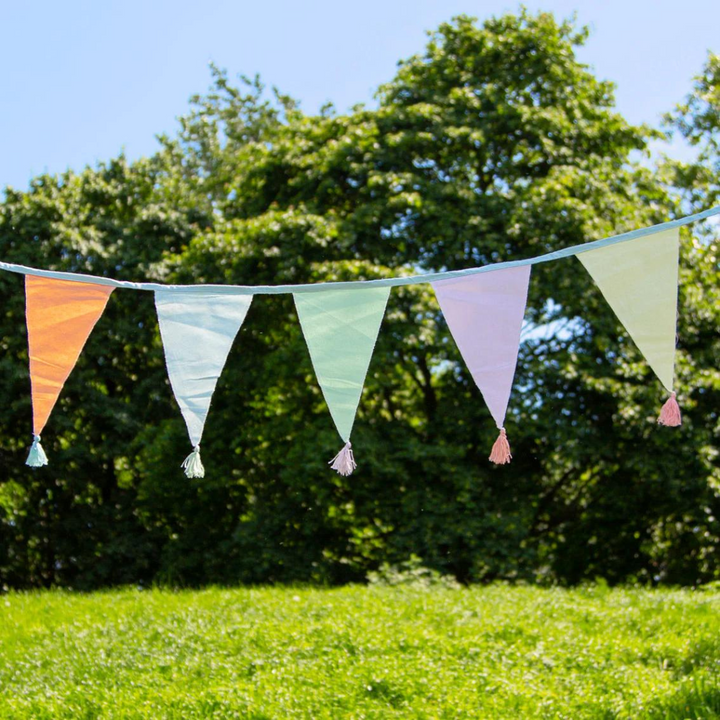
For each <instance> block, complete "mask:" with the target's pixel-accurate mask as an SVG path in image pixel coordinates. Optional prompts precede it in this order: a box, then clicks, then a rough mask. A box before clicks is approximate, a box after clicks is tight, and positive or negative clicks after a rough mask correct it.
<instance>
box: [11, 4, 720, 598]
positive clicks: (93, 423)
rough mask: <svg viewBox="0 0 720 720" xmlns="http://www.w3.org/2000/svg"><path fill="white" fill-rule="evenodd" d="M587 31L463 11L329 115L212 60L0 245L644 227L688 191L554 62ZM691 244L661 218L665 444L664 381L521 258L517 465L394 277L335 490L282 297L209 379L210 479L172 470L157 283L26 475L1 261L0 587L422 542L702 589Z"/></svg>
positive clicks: (102, 255) (584, 288) (178, 423)
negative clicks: (528, 277) (367, 102)
mask: <svg viewBox="0 0 720 720" xmlns="http://www.w3.org/2000/svg"><path fill="white" fill-rule="evenodd" d="M584 38H585V31H584V30H578V29H577V28H576V27H575V26H574V25H573V24H572V23H569V22H564V23H559V22H557V21H556V20H555V19H554V18H553V17H552V16H551V15H548V14H537V15H533V14H529V13H527V12H523V13H521V14H520V15H505V16H503V17H500V18H494V19H491V20H488V21H486V22H485V23H483V24H481V25H479V24H477V23H476V22H474V21H472V20H471V19H469V18H466V17H460V18H456V19H455V20H454V21H452V22H450V23H446V24H443V25H441V26H440V27H439V28H438V30H437V31H435V32H434V33H432V34H431V35H430V38H429V42H428V45H427V47H426V49H425V51H424V53H423V54H421V55H417V56H414V57H412V58H410V59H408V60H406V61H404V62H402V63H400V65H399V67H398V70H397V73H396V75H395V77H394V78H393V79H392V81H391V82H389V83H388V84H387V85H384V86H383V87H381V88H380V90H379V91H378V94H377V102H376V105H375V106H373V107H364V106H357V107H355V108H353V109H352V110H351V111H350V112H347V113H338V112H336V111H335V110H334V109H333V108H331V107H328V108H324V109H323V111H322V112H321V113H320V114H319V115H308V114H305V113H303V112H302V111H301V109H300V108H299V107H298V105H297V104H296V103H294V102H293V101H292V100H291V99H290V98H288V97H286V96H283V95H281V94H280V93H277V92H275V93H274V94H269V93H267V92H266V90H265V88H264V87H263V85H262V84H261V83H260V82H259V81H258V80H247V79H243V81H242V83H241V84H240V86H239V87H236V86H234V85H233V84H232V82H231V81H230V80H229V78H228V76H227V75H226V74H225V73H224V72H223V71H220V70H218V69H213V72H214V86H213V88H212V89H211V91H210V92H209V93H208V94H207V95H205V96H198V97H196V98H194V99H193V106H192V110H191V112H190V113H189V114H188V115H187V116H186V117H184V118H182V119H181V123H180V130H179V132H178V134H177V136H176V137H163V138H162V149H161V151H160V152H158V153H157V154H156V155H155V156H154V157H152V158H150V159H147V160H141V161H139V162H136V163H132V164H130V163H128V162H126V160H125V159H124V158H122V157H121V158H118V159H117V160H114V161H112V162H109V163H107V164H106V165H101V166H100V167H98V168H95V169H86V170H85V171H84V172H82V173H80V174H73V173H68V174H66V175H63V176H60V177H49V176H42V177H39V178H37V179H36V180H35V181H33V183H32V185H31V187H30V190H29V191H28V192H18V191H15V190H11V189H8V190H7V193H6V198H5V201H4V203H2V205H0V252H1V254H2V257H3V259H5V260H7V261H10V262H20V263H24V264H29V265H34V266H41V267H47V268H53V269H62V270H72V271H81V272H91V273H94V274H100V275H110V276H113V277H117V278H123V279H133V280H142V279H156V280H159V281H163V282H179V283H201V282H206V283H234V284H278V283H299V282H320V281H327V280H359V279H367V278H374V277H385V276H389V275H397V274H403V273H414V272H418V271H422V270H437V269H445V268H447V269H453V268H462V267H469V266H474V265H479V264H485V263H491V262H497V261H501V260H508V259H516V258H521V257H528V256H532V255H536V254H539V253H542V252H544V251H548V250H551V249H557V248H560V247H563V246H568V245H573V244H577V243H579V242H583V241H585V240H589V239H593V238H598V237H603V236H606V235H611V234H615V233H618V232H622V231H625V230H629V229H632V228H635V227H638V226H642V225H647V224H651V223H653V222H661V221H663V220H665V219H667V217H668V214H672V213H674V212H679V208H680V206H681V201H680V200H679V199H677V198H676V196H675V194H674V193H673V192H672V191H671V189H669V188H668V187H667V185H666V184H665V183H663V182H662V179H663V178H662V173H656V172H653V171H652V170H650V169H648V167H647V163H638V162H637V161H635V160H634V158H635V157H636V156H637V154H638V151H640V153H644V152H645V153H646V147H647V141H648V140H649V139H650V138H654V137H657V136H658V133H657V132H656V131H653V130H651V129H649V128H646V127H634V126H631V125H629V124H628V123H627V122H626V121H625V120H624V119H623V118H622V117H621V116H620V115H619V114H618V113H617V112H616V111H615V110H614V107H613V89H612V86H611V85H610V84H609V83H606V82H602V81H600V80H598V79H597V78H596V77H594V75H593V74H592V73H591V72H590V70H589V69H588V68H587V67H585V66H583V65H581V64H580V63H579V62H578V61H577V58H576V56H575V48H576V47H577V46H578V45H579V44H581V43H582V42H583V40H584ZM700 93H701V90H700V89H696V96H697V97H699V96H700ZM693 97H695V96H693ZM698 102H699V101H698ZM683 113H684V114H683V115H682V117H683V120H682V122H683V123H684V124H683V125H682V128H683V132H685V128H687V132H688V133H692V132H698V133H701V132H702V130H701V129H702V128H703V127H704V125H703V123H704V120H703V119H702V118H703V117H704V116H703V114H702V111H701V109H699V107H698V105H697V104H696V103H695V102H694V101H693V100H692V98H691V99H690V100H689V101H688V104H687V106H686V109H685V110H684V111H683ZM693 128H695V129H694V130H693ZM710 134H711V135H712V133H710ZM713 142H714V141H713ZM711 144H712V143H711ZM700 165H702V167H703V168H704V169H703V170H702V172H706V169H707V168H706V166H707V165H708V164H707V163H706V162H705V161H704V160H703V159H701V160H700ZM711 170H712V167H710V170H708V172H710V171H711ZM698 172H700V171H698ZM713 172H714V171H713ZM701 193H702V190H698V194H697V198H696V200H695V202H697V203H701V202H702V194H701ZM706 240H707V239H705V240H703V241H702V242H699V241H698V240H696V239H694V238H693V237H692V236H691V235H690V234H685V235H684V236H683V267H682V278H683V291H682V293H681V303H682V310H681V315H680V319H681V322H680V358H679V371H678V374H679V390H680V396H681V400H682V402H683V405H684V408H685V425H684V426H683V428H682V429H681V430H680V431H679V432H678V433H673V432H671V431H665V430H659V429H657V428H656V427H655V424H654V417H655V415H656V412H657V410H658V408H659V406H660V404H661V402H662V401H663V399H664V398H663V397H662V390H661V387H660V385H659V383H658V382H657V381H656V380H655V379H654V377H653V375H652V373H651V372H650V370H649V369H648V367H647V365H646V364H645V363H644V361H643V360H642V358H641V356H640V354H639V353H638V351H637V349H636V348H635V347H634V345H633V344H632V342H631V341H630V340H629V339H628V338H627V336H626V335H625V333H624V332H623V331H622V329H621V328H620V327H619V325H618V323H617V320H616V319H615V317H614V316H613V314H612V312H611V311H610V310H609V308H608V307H607V305H606V304H605V302H604V301H603V299H602V297H601V296H600V294H599V292H598V291H597V290H596V289H595V288H594V287H593V285H592V282H591V281H590V280H589V278H588V277H587V276H586V275H585V274H584V272H583V271H582V270H581V267H580V264H579V263H578V262H577V261H576V260H575V259H573V258H570V259H568V260H566V261H563V262H556V263H551V264H548V265H545V266H538V267H537V269H536V271H534V273H533V280H532V285H531V295H530V305H529V308H528V314H527V320H528V328H527V333H526V336H525V339H524V342H523V345H522V350H521V357H520V362H519V368H518V375H517V379H516V392H515V394H514V397H513V400H512V402H511V414H510V416H509V417H508V421H507V427H508V434H509V436H510V438H511V441H512V443H513V450H514V454H515V460H514V461H513V464H512V465H510V466H508V467H503V468H494V467H491V466H489V464H488V462H487V459H486V458H487V454H488V451H489V447H490V445H491V444H492V441H493V439H494V428H493V423H492V421H491V420H490V417H489V414H488V412H487V411H486V409H485V407H484V405H483V403H482V399H481V397H480V394H479V392H478V391H477V389H476V388H475V387H474V385H473V382H472V379H471V378H470V376H469V375H468V373H467V371H466V369H465V367H464V366H463V364H462V362H461V360H460V358H459V355H458V352H457V349H456V347H455V345H454V343H453V341H452V339H451V337H450V336H449V333H448V330H447V327H446V325H445V323H444V321H443V319H442V316H441V315H440V313H439V309H438V307H437V304H436V302H435V300H434V298H433V296H432V293H431V292H430V291H429V289H428V287H425V286H422V285H418V286H412V287H406V288H402V289H396V290H394V291H393V293H392V295H391V300H390V304H389V308H388V314H387V316H386V319H385V321H384V323H383V327H382V330H381V334H380V339H379V342H378V347H377V349H376V352H375V355H374V358H373V361H372V364H371V367H370V372H369V375H368V380H367V383H366V389H365V393H364V395H363V400H362V403H361V409H360V413H359V416H358V421H357V423H356V429H355V432H354V438H353V440H354V445H355V447H356V450H357V457H358V461H359V464H360V469H359V471H358V472H357V473H356V474H355V475H353V476H351V477H349V478H342V477H340V476H336V475H334V474H331V473H330V471H329V470H328V468H327V464H326V461H327V460H328V459H329V458H330V457H332V455H333V454H334V453H335V452H336V450H337V447H338V438H337V436H336V434H335V431H334V429H333V427H332V422H331V420H330V417H329V414H328V412H327V409H326V408H325V406H324V403H323V400H322V396H321V394H320V391H319V389H318V387H317V385H316V382H315V380H314V377H313V374H312V368H311V365H310V361H309V357H308V354H307V350H306V349H305V345H304V341H303V339H302V336H301V333H300V328H299V325H298V322H297V318H296V316H295V311H294V309H293V306H292V301H291V299H290V297H289V296H264V297H260V298H257V299H256V300H255V302H254V303H253V306H252V308H251V310H250V312H249V315H248V318H247V321H246V323H245V326H244V327H243V328H242V330H241V332H240V335H239V337H238V340H237V342H236V346H235V348H234V349H233V351H232V353H231V355H230V358H229V362H228V366H227V368H226V371H225V373H224V374H223V376H222V378H221V380H220V383H219V385H218V389H217V391H216V395H215V399H214V402H213V407H212V411H211V413H210V417H209V422H208V426H207V429H206V435H205V439H204V443H203V446H204V450H203V454H204V456H205V461H206V466H207V469H208V472H207V477H206V478H205V479H204V480H202V481H200V480H194V481H188V480H187V479H185V478H184V476H183V475H182V473H181V471H180V470H179V467H178V465H179V461H180V460H181V459H182V457H184V455H185V454H186V453H187V451H188V446H187V438H186V436H185V431H184V427H183V424H182V420H181V418H180V415H179V412H178V411H177V409H176V407H175V405H174V401H173V399H172V396H171V393H170V389H169V385H168V382H167V379H166V375H165V369H164V365H163V359H162V352H161V347H160V342H159V337H158V332H157V324H156V320H155V318H154V310H153V306H152V297H151V296H150V295H149V294H144V293H131V292H123V291H117V292H116V293H115V294H114V296H113V298H112V299H111V301H110V304H109V306H108V310H107V312H106V314H105V316H104V317H103V318H102V320H101V321H100V323H99V324H98V326H97V328H96V330H95V332H94V333H93V335H92V337H91V340H90V342H89V344H88V346H87V349H86V351H85V353H84V355H83V357H82V358H81V361H80V363H79V364H78V367H77V368H76V370H75V372H74V373H73V375H72V376H71V378H70V380H69V382H68V384H67V386H66V388H65V390H64V392H63V395H62V398H61V401H60V403H59V404H58V406H57V408H56V410H55V412H54V414H53V416H52V418H51V421H50V424H49V427H48V430H47V432H46V436H45V437H44V438H43V443H44V444H45V445H46V447H47V448H48V451H49V453H51V455H52V457H51V465H50V466H49V467H48V468H47V469H44V470H42V471H40V472H37V473H31V472H29V471H28V470H27V469H26V468H25V467H24V466H23V464H22V463H23V460H24V452H25V448H26V446H27V440H28V432H29V427H30V406H29V397H28V395H29V393H28V390H29V387H28V379H27V371H26V363H27V350H26V338H25V336H24V334H23V332H22V331H21V328H22V325H23V312H24V309H23V307H24V306H23V302H24V300H23V295H22V283H21V281H20V279H19V278H18V277H15V276H11V275H2V276H0V283H2V284H1V285H0V292H2V300H3V307H4V309H5V313H4V316H3V320H2V322H3V333H2V336H3V340H2V342H3V346H4V351H5V352H4V353H3V355H2V358H1V359H0V372H2V374H3V380H4V382H3V383H2V385H1V386H0V387H2V390H1V391H0V392H2V393H3V394H4V397H3V398H2V399H3V401H4V402H2V404H1V405H0V407H2V408H3V411H2V412H0V432H2V437H3V450H2V454H0V462H1V463H2V466H3V467H2V470H3V477H2V481H0V578H2V580H3V582H4V583H5V584H6V585H11V586H17V587H27V586H38V585H49V584H60V585H67V586H72V587H79V588H90V587H97V586H102V585H109V584H117V583H126V582H142V583H148V582H152V581H161V582H171V583H178V584H201V583H207V582H216V583H234V582H252V583H257V582H291V581H313V582H322V583H338V582H345V581H350V580H358V579H362V578H363V577H365V575H366V573H367V572H368V571H370V570H373V569H376V568H378V567H379V566H381V565H382V564H383V563H390V564H393V563H402V562H404V561H406V560H407V559H408V558H411V557H413V556H418V557H420V558H422V561H423V563H424V564H425V565H426V566H428V567H430V568H433V569H435V570H437V571H440V572H442V573H449V574H453V575H455V576H456V577H457V578H458V579H460V580H461V581H463V582H466V581H482V580H490V579H494V578H506V579H525V580H538V581H547V582H549V581H559V582H566V583H575V582H578V581H580V580H582V579H583V578H587V577H590V578H592V577H596V576H603V577H606V578H607V579H608V580H609V581H611V582H619V581H625V580H628V579H637V580H639V581H642V582H657V581H664V582H671V583H684V584H692V583H697V582H701V581H705V580H709V579H712V578H714V577H716V576H717V574H718V565H717V562H716V560H715V554H714V553H715V549H716V546H717V538H718V533H720V526H718V523H717V521H716V520H715V518H716V516H717V514H718V512H719V511H720V508H718V500H717V496H716V492H717V490H718V451H717V445H718V442H717V439H718V418H717V411H716V408H717V407H718V390H719V388H720V384H719V383H718V378H717V370H716V368H717V367H718V363H717V359H718V339H717V330H716V328H717V325H718V317H717V307H718V304H717V302H716V301H717V289H716V288H717V275H718V270H717V260H716V257H717V255H716V250H713V249H712V248H716V246H715V245H714V244H712V243H709V244H708V241H706ZM713 253H715V254H713Z"/></svg>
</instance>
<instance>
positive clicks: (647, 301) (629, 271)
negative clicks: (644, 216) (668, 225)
mask: <svg viewBox="0 0 720 720" xmlns="http://www.w3.org/2000/svg"><path fill="white" fill-rule="evenodd" d="M679 247H680V238H679V233H678V230H677V229H673V230H664V231H662V232H658V233H654V234H652V235H646V236H645V237H641V238H638V239H636V240H629V241H627V242H621V243H617V244H615V245H608V246H607V247H603V248H598V249H597V250H588V251H587V252H581V253H578V255H577V259H578V260H580V262H581V263H582V264H583V265H584V266H585V269H586V270H587V271H588V272H589V273H590V275H591V276H592V278H593V280H594V281H595V283H596V284H597V286H598V287H599V288H600V290H601V292H602V294H603V295H604V296H605V299H606V300H607V301H608V304H609V305H610V307H611V308H612V309H613V310H614V311H615V314H616V315H617V317H618V319H619V320H620V322H621V323H622V324H623V325H624V326H625V329H626V330H627V331H628V333H629V335H630V337H631V338H632V339H633V340H634V341H635V344H636V345H637V346H638V348H639V349H640V351H641V352H642V354H643V355H644V356H645V359H646V360H647V362H648V364H649V365H650V367H651V368H652V369H653V370H654V371H655V374H656V375H657V376H658V378H659V379H660V382H661V383H662V384H663V385H664V386H665V388H666V389H667V390H668V391H669V392H672V388H673V379H674V374H675V336H676V326H677V294H678V255H679Z"/></svg>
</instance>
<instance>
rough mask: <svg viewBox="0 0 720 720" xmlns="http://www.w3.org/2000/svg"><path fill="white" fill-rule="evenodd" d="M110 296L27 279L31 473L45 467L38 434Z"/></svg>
mask: <svg viewBox="0 0 720 720" xmlns="http://www.w3.org/2000/svg"><path fill="white" fill-rule="evenodd" d="M112 291H113V288H112V287H108V286H106V285H95V284H92V283H84V282H75V281H68V280H56V279H54V278H47V277H39V276H34V275H26V276H25V314H26V321H27V331H28V350H29V356H30V384H31V388H32V406H33V443H32V447H31V448H30V454H29V455H28V459H27V464H28V465H29V466H30V467H42V466H43V465H47V456H46V455H45V451H44V450H43V448H42V445H41V444H40V434H41V433H42V431H43V429H44V428H45V425H46V423H47V421H48V418H49V417H50V413H51V412H52V410H53V408H54V407H55V403H56V402H57V399H58V397H59V396H60V391H61V390H62V388H63V386H64V385H65V382H66V380H67V379H68V377H69V376H70V373H71V372H72V370H73V368H74V367H75V365H76V363H77V361H78V358H79V357H80V353H81V352H82V350H83V347H84V346H85V343H86V342H87V339H88V337H89V336H90V333H91V332H92V329H93V328H94V327H95V324H96V323H97V321H98V320H99V319H100V317H101V315H102V314H103V311H104V310H105V306H106V305H107V301H108V299H109V298H110V295H111V293H112Z"/></svg>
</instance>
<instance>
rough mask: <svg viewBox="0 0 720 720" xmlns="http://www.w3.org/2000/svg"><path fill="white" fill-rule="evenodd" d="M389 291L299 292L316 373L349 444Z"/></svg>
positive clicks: (302, 320) (300, 312)
mask: <svg viewBox="0 0 720 720" xmlns="http://www.w3.org/2000/svg"><path fill="white" fill-rule="evenodd" d="M389 295H390V288H389V287H380V288H375V287H370V288H363V289H357V290H354V289H351V290H323V291H320V292H308V293H294V294H293V298H294V299H295V307H296V308H297V313H298V317H299V318H300V326H301V327H302V331H303V335H305V341H306V342H307V346H308V350H309V351H310V359H311V360H312V364H313V368H314V369H315V375H316V376H317V379H318V383H320V388H321V389H322V392H323V396H324V397H325V402H326V403H327V405H328V408H329V409H330V414H331V415H332V419H333V421H334V422H335V427H336V428H337V431H338V433H340V437H342V439H343V440H344V441H345V442H346V443H349V441H350V433H351V431H352V426H353V423H354V422H355V414H356V412H357V408H358V404H359V403H360V395H361V394H362V389H363V384H364V383H365V376H366V375H367V371H368V367H369V365H370V358H371V357H372V352H373V348H374V347H375V341H376V340H377V336H378V332H379V331H380V323H381V322H382V319H383V315H384V314H385V306H386V305H387V300H388V297H389ZM351 460H352V458H350V459H349V461H351ZM353 466H354V463H353ZM335 469H337V468H335ZM350 471H352V468H350ZM343 474H349V472H348V473H343Z"/></svg>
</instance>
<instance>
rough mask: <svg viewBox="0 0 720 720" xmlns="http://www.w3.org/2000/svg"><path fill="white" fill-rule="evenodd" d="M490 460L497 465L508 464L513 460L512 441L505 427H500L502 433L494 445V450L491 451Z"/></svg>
mask: <svg viewBox="0 0 720 720" xmlns="http://www.w3.org/2000/svg"><path fill="white" fill-rule="evenodd" d="M488 460H490V462H492V463H495V464H496V465H507V464H508V463H509V462H510V461H511V460H512V455H511V454H510V443H509V442H508V439H507V434H506V433H505V428H500V434H499V435H498V438H497V440H496V441H495V444H494V445H493V446H492V451H491V452H490V457H489V458H488Z"/></svg>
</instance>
